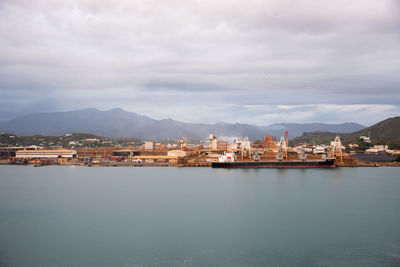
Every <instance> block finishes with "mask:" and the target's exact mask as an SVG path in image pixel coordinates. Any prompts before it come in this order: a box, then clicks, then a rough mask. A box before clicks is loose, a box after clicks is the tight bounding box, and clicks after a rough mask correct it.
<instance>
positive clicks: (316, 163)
mask: <svg viewBox="0 0 400 267" xmlns="http://www.w3.org/2000/svg"><path fill="white" fill-rule="evenodd" d="M212 167H213V168H335V167H336V165H335V159H334V158H326V159H320V160H307V159H304V160H253V161H235V155H234V154H232V153H227V154H225V155H223V156H221V157H220V158H219V159H218V162H213V163H212Z"/></svg>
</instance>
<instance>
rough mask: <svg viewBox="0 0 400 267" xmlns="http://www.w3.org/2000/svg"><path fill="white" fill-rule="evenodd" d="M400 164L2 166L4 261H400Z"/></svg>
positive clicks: (0, 244)
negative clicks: (231, 167)
mask: <svg viewBox="0 0 400 267" xmlns="http://www.w3.org/2000/svg"><path fill="white" fill-rule="evenodd" d="M399 192H400V178H399V172H398V168H337V169H324V170H318V169H294V170H293V169H281V170H279V169H267V170H266V169H261V170H260V169H249V170H227V169H211V168H84V167H77V166H65V167H62V166H47V167H42V168H34V167H32V166H0V218H1V220H0V236H1V239H0V266H2V267H3V266H10V267H11V266H18V267H20V266H21V267H25V266H398V265H399V264H400V228H399V225H400V194H399Z"/></svg>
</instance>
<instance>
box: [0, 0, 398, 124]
mask: <svg viewBox="0 0 400 267" xmlns="http://www.w3.org/2000/svg"><path fill="white" fill-rule="evenodd" d="M87 107H95V108H98V109H101V110H106V109H111V108H114V107H120V108H123V109H125V110H128V111H133V112H137V113H140V114H144V115H148V116H150V117H153V118H157V119H161V118H174V119H177V120H181V121H186V122H218V121H225V122H242V123H253V124H258V125H266V124H269V123H274V122H329V123H337V122H346V121H354V122H359V123H362V124H364V125H371V124H373V123H375V122H378V121H380V120H382V119H385V118H387V117H389V116H396V115H397V116H398V115H400V1H398V0H352V1H348V0H335V1H325V0H321V1H318V0H313V1H307V0H297V1H288V0H277V1H272V0H231V1H226V0H219V1H215V0H198V1H193V0H142V1H140V0H139V1H138V0H113V1H106V0H65V1H62V0H60V1H55V0H14V1H12V0H1V1H0V119H3V120H4V119H10V118H12V117H15V116H19V115H23V114H27V113H32V112H41V111H68V110H74V109H81V108H87Z"/></svg>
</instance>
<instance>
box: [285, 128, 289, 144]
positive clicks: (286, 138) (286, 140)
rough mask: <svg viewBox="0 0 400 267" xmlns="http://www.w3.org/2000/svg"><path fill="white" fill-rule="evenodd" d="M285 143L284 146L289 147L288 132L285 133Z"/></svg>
mask: <svg viewBox="0 0 400 267" xmlns="http://www.w3.org/2000/svg"><path fill="white" fill-rule="evenodd" d="M285 142H286V146H287V147H289V132H288V131H286V132H285Z"/></svg>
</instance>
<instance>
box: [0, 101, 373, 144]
mask: <svg viewBox="0 0 400 267" xmlns="http://www.w3.org/2000/svg"><path fill="white" fill-rule="evenodd" d="M364 128H365V127H364V126H362V125H360V124H357V123H342V124H325V123H305V124H297V123H282V124H271V125H268V126H256V125H250V124H240V123H235V124H229V123H216V124H205V123H185V122H180V121H176V120H173V119H162V120H156V119H152V118H150V117H147V116H143V115H139V114H136V113H134V112H127V111H124V110H122V109H119V108H115V109H111V110H107V111H100V110H97V109H94V108H87V109H82V110H75V111H67V112H49V113H33V114H30V115H26V116H21V117H18V118H15V119H12V120H9V121H6V122H2V123H0V131H3V132H4V131H7V132H11V133H14V134H17V135H35V134H41V135H63V134H66V133H89V134H95V135H100V136H105V137H109V138H121V137H135V138H139V139H142V140H144V139H180V138H183V139H199V140H200V139H205V138H206V137H207V135H208V134H210V133H214V134H216V135H217V136H237V137H244V136H248V137H249V138H250V139H260V138H262V137H263V136H265V135H273V136H281V135H283V134H284V131H285V130H287V131H289V136H290V138H294V137H297V136H300V135H302V134H303V132H310V131H316V130H318V131H333V132H342V133H350V132H355V131H359V130H362V129H364Z"/></svg>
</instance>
